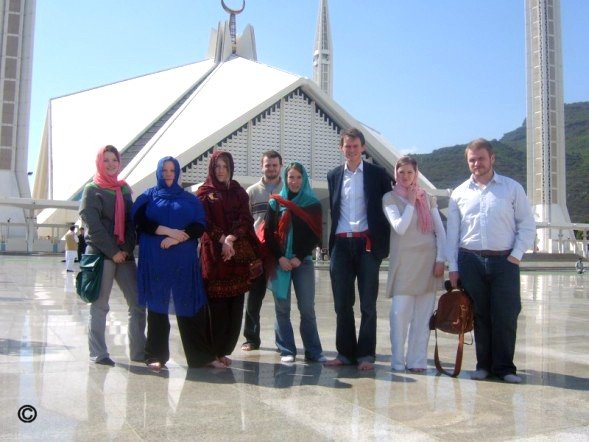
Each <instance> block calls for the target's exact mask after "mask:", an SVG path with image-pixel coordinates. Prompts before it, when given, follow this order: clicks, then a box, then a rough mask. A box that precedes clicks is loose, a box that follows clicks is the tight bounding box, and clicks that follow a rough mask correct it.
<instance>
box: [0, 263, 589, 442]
mask: <svg viewBox="0 0 589 442" xmlns="http://www.w3.org/2000/svg"><path fill="white" fill-rule="evenodd" d="M316 273H317V288H318V290H317V300H316V305H317V317H318V322H319V327H320V328H319V332H320V335H321V339H322V343H323V347H324V349H325V350H326V354H327V356H330V357H333V356H334V355H335V353H334V348H335V339H334V338H335V336H334V335H335V321H334V312H333V302H332V299H331V290H330V282H329V274H328V272H327V271H325V270H318V271H317V272H316ZM385 278H386V275H385V273H384V272H382V273H381V291H382V287H383V283H384V280H385ZM522 294H523V295H522V304H523V310H522V314H521V315H520V320H519V328H518V343H517V354H516V364H517V365H518V369H519V373H520V374H521V375H522V377H523V379H524V382H523V384H521V385H511V384H505V383H503V382H498V381H472V380H470V378H469V372H470V371H471V370H473V369H474V348H473V347H466V348H465V359H464V364H463V372H462V373H461V374H460V376H459V378H458V379H451V378H449V377H447V376H438V375H436V371H435V369H434V368H432V366H433V363H432V361H431V360H430V369H429V370H428V371H427V373H425V374H422V375H415V374H410V373H405V372H400V373H399V372H394V373H393V372H391V370H390V367H389V352H390V345H389V338H388V334H389V325H388V309H389V305H390V301H389V300H387V299H385V297H384V296H383V297H381V299H380V300H379V306H378V307H379V323H378V346H377V355H378V356H377V366H376V370H375V371H374V372H371V373H360V372H358V371H357V370H356V369H355V368H353V367H343V368H339V369H330V368H326V367H322V366H321V365H320V364H307V363H305V362H304V361H303V360H302V358H301V357H300V355H299V357H298V358H297V361H296V362H295V363H294V364H289V365H284V364H281V363H280V357H279V355H278V354H277V353H276V352H275V348H274V345H273V340H274V339H273V322H274V310H273V301H272V297H271V296H270V295H269V294H268V295H267V298H266V299H265V302H264V305H263V309H262V348H261V349H260V350H259V351H253V352H250V353H245V352H242V351H241V350H240V349H239V346H238V348H237V349H236V351H235V352H234V354H233V356H232V358H233V359H234V363H233V366H232V368H231V369H228V370H213V369H193V370H187V368H186V362H185V360H184V357H183V354H182V347H181V344H180V339H179V334H178V331H177V328H176V327H175V321H173V327H172V336H171V341H172V342H171V351H172V359H171V361H170V362H169V363H168V367H169V369H168V370H167V371H164V372H161V373H159V374H155V373H153V372H151V371H149V370H148V369H147V368H146V367H145V366H144V365H142V364H138V363H132V362H130V361H129V359H128V356H127V353H126V351H127V345H126V342H125V341H126V326H127V321H126V311H125V307H124V301H123V300H122V295H121V293H120V292H119V291H118V289H115V291H114V292H113V295H112V297H111V311H110V314H109V321H108V343H109V350H110V352H111V357H112V358H113V359H114V360H115V361H116V363H117V365H116V367H114V368H108V367H104V366H96V365H92V364H89V363H88V360H87V356H88V349H87V339H86V330H85V328H86V320H87V315H88V307H87V305H85V304H83V303H82V302H80V301H78V299H77V298H76V294H75V293H74V275H73V274H66V272H65V268H64V264H63V263H61V257H56V256H42V257H39V256H31V257H25V256H7V255H2V256H0V383H1V384H0V385H1V391H2V394H1V395H0V404H1V406H0V425H1V428H2V430H1V434H2V436H3V438H6V439H11V440H12V439H17V438H18V439H36V440H41V439H43V440H47V439H59V440H72V439H80V440H104V439H115V438H116V439H119V440H151V439H171V440H179V439H191V440H194V439H207V440H209V439H210V440H229V439H234V440H243V439H248V440H254V439H256V440H278V439H282V440H295V439H297V440H328V439H334V440H373V439H380V440H388V439H393V438H402V439H401V440H419V441H421V440H439V439H441V440H473V439H475V440H476V439H494V440H512V439H527V438H532V439H540V440H553V439H559V440H562V439H564V440H570V439H574V440H587V439H588V438H589V394H588V391H589V327H588V326H587V318H588V317H589V274H587V273H585V274H583V275H577V274H576V273H574V272H573V271H572V270H571V271H570V272H558V273H540V272H529V273H523V275H522ZM293 318H295V319H294V320H293V324H294V327H295V329H297V328H298V312H297V311H296V306H294V305H293ZM297 342H298V344H299V345H300V339H299V337H298V336H297ZM240 343H241V341H240ZM440 343H441V352H442V354H443V356H442V358H443V359H444V360H445V361H448V362H450V361H451V360H452V359H453V352H454V350H455V344H456V337H455V336H450V335H447V336H444V337H442V338H441V340H440ZM430 350H431V351H430V356H431V355H433V347H432V343H431V342H430ZM299 351H300V352H301V353H302V349H299ZM26 405H30V406H32V407H34V408H35V410H36V418H35V419H34V420H32V418H33V417H35V414H34V413H35V412H34V411H33V410H32V409H27V408H21V407H23V406H26ZM19 413H20V417H21V419H22V420H24V421H27V420H32V421H31V422H22V421H21V420H20V419H19Z"/></svg>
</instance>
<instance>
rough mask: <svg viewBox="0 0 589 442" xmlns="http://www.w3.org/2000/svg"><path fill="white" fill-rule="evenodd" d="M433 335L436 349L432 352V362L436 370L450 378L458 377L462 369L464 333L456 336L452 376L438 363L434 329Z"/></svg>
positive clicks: (436, 333)
mask: <svg viewBox="0 0 589 442" xmlns="http://www.w3.org/2000/svg"><path fill="white" fill-rule="evenodd" d="M434 333H435V335H436V348H435V351H434V362H435V364H436V368H437V370H438V372H440V373H444V374H446V375H448V376H450V377H453V378H455V377H456V376H458V375H459V374H460V369H461V367H462V352H463V349H464V333H460V334H459V335H458V348H457V349H456V363H455V364H454V371H453V372H452V374H450V372H448V371H446V370H445V369H444V368H443V367H442V364H441V363H440V357H439V355H438V330H437V329H435V331H434Z"/></svg>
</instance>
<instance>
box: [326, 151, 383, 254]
mask: <svg viewBox="0 0 589 442" xmlns="http://www.w3.org/2000/svg"><path fill="white" fill-rule="evenodd" d="M362 174H363V177H364V198H365V200H366V212H367V214H366V216H367V218H368V230H369V235H370V240H371V241H372V253H374V256H375V257H376V258H377V259H384V258H386V257H387V256H389V242H390V232H391V227H390V224H389V222H388V220H387V218H386V216H385V214H384V212H383V210H382V197H383V195H384V194H385V193H387V192H390V190H391V188H392V186H391V183H392V179H391V177H390V176H389V174H388V173H387V172H386V170H385V169H384V168H383V167H381V166H377V165H375V164H372V163H368V162H366V161H364V170H363V172H362ZM343 177H344V166H343V165H341V166H338V167H336V168H335V169H333V170H331V171H330V172H329V173H328V174H327V184H328V188H329V209H330V212H331V231H330V233H329V253H330V254H331V250H332V249H333V244H334V240H335V231H336V229H337V225H338V223H339V217H340V208H341V189H342V182H343Z"/></svg>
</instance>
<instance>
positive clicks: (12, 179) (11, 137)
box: [0, 0, 35, 223]
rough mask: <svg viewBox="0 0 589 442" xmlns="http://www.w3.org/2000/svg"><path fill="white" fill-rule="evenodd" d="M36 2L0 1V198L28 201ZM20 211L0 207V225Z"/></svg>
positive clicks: (19, 218)
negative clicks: (24, 199)
mask: <svg viewBox="0 0 589 442" xmlns="http://www.w3.org/2000/svg"><path fill="white" fill-rule="evenodd" d="M34 28H35V0H21V1H2V2H0V45H1V46H0V107H1V112H0V196H7V197H16V198H30V197H31V191H30V188H29V181H28V175H27V169H28V167H27V156H28V144H29V113H30V107H31V75H32V66H33V37H34ZM8 218H10V219H11V221H12V222H13V223H19V222H20V223H22V222H23V221H24V214H23V211H22V209H16V208H11V207H7V206H2V207H0V222H6V221H7V219H8Z"/></svg>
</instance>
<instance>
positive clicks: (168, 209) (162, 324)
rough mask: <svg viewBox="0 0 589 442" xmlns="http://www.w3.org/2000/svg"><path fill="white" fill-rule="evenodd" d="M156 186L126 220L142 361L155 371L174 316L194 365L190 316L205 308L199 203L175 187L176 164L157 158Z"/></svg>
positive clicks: (162, 358)
mask: <svg viewBox="0 0 589 442" xmlns="http://www.w3.org/2000/svg"><path fill="white" fill-rule="evenodd" d="M156 177H157V186H155V187H152V188H150V189H148V190H146V191H145V192H144V193H143V194H142V195H140V196H139V197H138V198H137V201H135V204H134V205H133V208H132V215H133V219H134V221H135V224H136V226H137V231H138V233H139V265H138V272H137V288H138V291H139V302H140V303H141V304H142V305H144V306H146V307H147V311H148V314H147V342H146V345H145V358H146V360H145V362H146V364H147V365H148V366H149V367H150V368H152V369H155V370H159V369H161V368H162V367H165V364H166V362H167V361H168V359H169V357H170V350H169V336H170V320H169V317H168V313H175V314H176V318H177V321H178V328H179V330H180V337H181V339H182V346H183V347H184V352H185V354H186V359H187V360H188V365H189V366H191V367H192V366H198V365H200V364H201V361H199V360H198V352H196V351H195V345H196V344H195V339H198V333H197V330H196V326H195V317H196V314H197V312H198V311H199V310H200V308H201V307H202V306H203V305H204V304H205V303H206V295H205V292H204V289H203V284H202V278H201V274H200V265H199V259H198V255H197V245H198V238H199V237H200V236H201V235H202V233H203V231H204V228H205V213H204V209H203V207H202V204H201V202H200V200H199V199H198V198H197V197H196V196H194V195H193V194H191V193H189V192H186V191H185V190H184V189H182V187H180V185H179V184H178V179H179V177H180V164H179V163H178V161H177V160H176V159H175V158H173V157H164V158H162V159H161V160H160V161H159V162H158V165H157V170H156Z"/></svg>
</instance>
